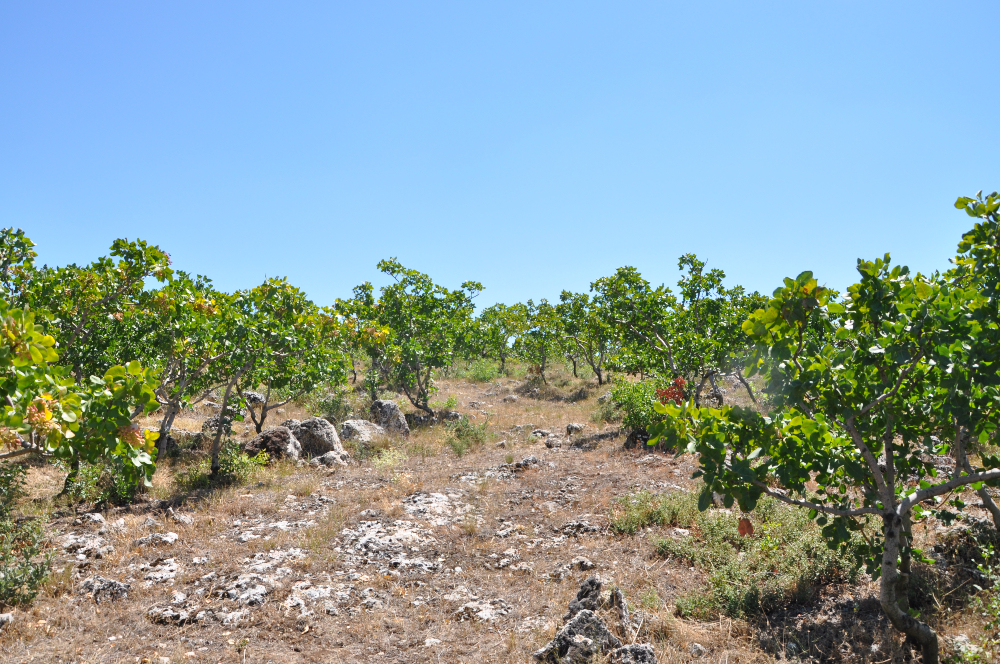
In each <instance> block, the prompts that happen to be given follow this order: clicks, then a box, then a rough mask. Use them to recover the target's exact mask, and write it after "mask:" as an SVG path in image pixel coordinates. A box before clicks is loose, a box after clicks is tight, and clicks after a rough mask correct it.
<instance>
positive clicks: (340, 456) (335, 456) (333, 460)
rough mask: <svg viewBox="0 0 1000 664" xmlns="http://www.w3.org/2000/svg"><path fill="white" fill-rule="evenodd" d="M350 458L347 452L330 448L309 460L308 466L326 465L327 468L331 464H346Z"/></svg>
mask: <svg viewBox="0 0 1000 664" xmlns="http://www.w3.org/2000/svg"><path fill="white" fill-rule="evenodd" d="M350 460H351V456H350V455H349V454H348V453H347V452H338V451H337V450H330V451H329V452H327V453H326V454H321V455H320V456H318V457H316V458H315V459H313V460H312V461H310V462H309V465H310V466H315V467H319V466H326V467H327V468H330V467H333V466H346V465H347V462H348V461H350Z"/></svg>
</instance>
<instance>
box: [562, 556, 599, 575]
mask: <svg viewBox="0 0 1000 664" xmlns="http://www.w3.org/2000/svg"><path fill="white" fill-rule="evenodd" d="M569 564H570V565H571V566H573V567H575V568H577V569H579V570H580V571H583V572H586V571H589V570H592V569H594V568H595V567H597V565H595V564H594V562H593V561H592V560H591V559H590V558H586V557H584V556H580V557H579V558H574V559H573V560H571V561H570V563H569Z"/></svg>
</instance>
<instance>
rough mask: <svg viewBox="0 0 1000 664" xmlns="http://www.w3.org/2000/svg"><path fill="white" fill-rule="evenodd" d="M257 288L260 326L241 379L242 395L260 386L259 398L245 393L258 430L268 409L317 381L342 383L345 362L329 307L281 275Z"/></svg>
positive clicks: (306, 390)
mask: <svg viewBox="0 0 1000 664" xmlns="http://www.w3.org/2000/svg"><path fill="white" fill-rule="evenodd" d="M260 290H261V293H260V297H261V300H260V304H259V305H258V307H257V315H258V316H259V317H260V319H259V321H255V324H256V325H257V326H258V328H259V329H257V330H255V331H256V334H255V335H254V337H253V339H255V340H256V343H257V346H256V348H257V351H256V352H255V353H254V357H255V359H256V361H255V363H254V365H253V368H252V369H250V370H249V371H247V372H246V373H244V374H243V376H242V378H241V379H240V381H239V384H240V386H241V387H240V390H239V392H240V394H241V395H245V394H246V392H247V391H248V389H249V388H251V387H259V388H260V390H261V392H260V395H259V396H260V397H261V398H260V399H259V402H258V403H251V402H250V401H249V400H247V399H246V398H245V396H244V401H245V402H246V406H247V413H248V414H249V415H250V419H251V421H252V422H253V424H254V427H255V429H256V430H257V433H260V432H261V431H262V430H263V427H264V422H265V420H266V419H267V416H268V414H269V413H270V412H271V411H273V410H276V409H278V408H281V407H282V406H285V405H287V404H288V403H290V402H292V401H294V400H296V399H298V398H300V397H302V396H304V395H305V394H307V393H309V392H312V391H313V390H315V389H316V388H318V387H320V386H321V385H328V384H331V383H335V384H339V383H342V382H343V381H344V380H345V379H346V378H347V366H348V365H347V362H348V361H349V360H348V357H347V355H346V354H345V353H344V349H343V342H342V340H341V330H340V324H339V321H338V320H337V318H336V317H335V316H334V315H332V313H331V312H329V311H324V310H321V309H320V308H319V307H317V306H316V305H315V304H313V303H312V302H311V301H310V300H309V299H307V298H306V297H305V293H303V292H302V291H301V290H299V289H297V288H294V287H292V286H290V285H289V284H287V283H286V282H284V281H283V280H281V281H279V280H271V281H269V282H268V283H266V284H264V285H263V286H261V287H260ZM260 326H266V327H260Z"/></svg>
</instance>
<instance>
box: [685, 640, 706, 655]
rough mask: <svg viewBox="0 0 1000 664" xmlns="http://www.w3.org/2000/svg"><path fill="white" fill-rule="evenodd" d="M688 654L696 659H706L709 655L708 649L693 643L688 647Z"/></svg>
mask: <svg viewBox="0 0 1000 664" xmlns="http://www.w3.org/2000/svg"><path fill="white" fill-rule="evenodd" d="M688 654H689V655H692V656H694V657H704V656H705V655H707V654H708V648H706V647H705V646H703V645H701V644H700V643H695V642H693V641H692V642H691V644H690V645H689V646H688Z"/></svg>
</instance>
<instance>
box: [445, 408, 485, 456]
mask: <svg viewBox="0 0 1000 664" xmlns="http://www.w3.org/2000/svg"><path fill="white" fill-rule="evenodd" d="M487 424H488V423H487V422H483V423H482V424H473V423H472V421H471V420H470V419H469V418H468V417H466V416H464V415H463V416H462V417H460V418H459V419H457V420H453V421H451V422H448V423H447V424H445V429H446V430H447V432H448V446H449V447H450V448H451V449H452V451H453V452H454V453H455V454H456V455H457V456H462V455H463V454H465V453H466V452H468V451H469V450H471V449H473V448H475V447H479V446H480V445H482V444H483V443H485V442H487V441H488V440H489V439H490V437H491V434H490V431H489V428H488V426H487Z"/></svg>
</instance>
